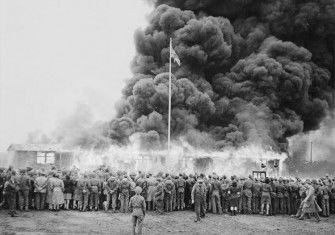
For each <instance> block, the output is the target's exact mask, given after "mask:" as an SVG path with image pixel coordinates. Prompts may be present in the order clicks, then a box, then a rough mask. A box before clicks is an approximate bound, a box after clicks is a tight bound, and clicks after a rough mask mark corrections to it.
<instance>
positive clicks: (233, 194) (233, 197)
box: [228, 180, 241, 216]
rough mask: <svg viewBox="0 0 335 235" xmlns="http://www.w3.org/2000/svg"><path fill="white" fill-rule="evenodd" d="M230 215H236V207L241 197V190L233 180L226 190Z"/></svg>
mask: <svg viewBox="0 0 335 235" xmlns="http://www.w3.org/2000/svg"><path fill="white" fill-rule="evenodd" d="M228 196H229V206H230V213H231V215H232V216H235V215H236V213H237V209H238V208H237V207H238V204H239V198H240V197H241V189H240V188H239V187H238V186H237V182H236V181H235V180H233V182H232V183H231V185H230V186H229V189H228Z"/></svg>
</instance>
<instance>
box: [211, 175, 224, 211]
mask: <svg viewBox="0 0 335 235" xmlns="http://www.w3.org/2000/svg"><path fill="white" fill-rule="evenodd" d="M221 193H222V188H221V183H220V181H219V179H218V176H213V181H212V183H211V190H210V195H211V200H212V208H213V213H214V214H216V213H219V214H220V215H221V214H222V207H221V198H220V195H221Z"/></svg>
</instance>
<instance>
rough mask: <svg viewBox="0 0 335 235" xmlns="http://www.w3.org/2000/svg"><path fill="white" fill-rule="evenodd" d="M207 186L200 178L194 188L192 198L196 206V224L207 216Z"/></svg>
mask: <svg viewBox="0 0 335 235" xmlns="http://www.w3.org/2000/svg"><path fill="white" fill-rule="evenodd" d="M206 191H207V189H206V185H205V184H204V180H203V179H201V178H199V179H198V180H197V182H196V183H195V185H194V186H193V188H192V193H191V198H192V204H194V210H195V214H196V219H195V220H194V222H198V221H200V217H202V218H204V217H205V215H206V208H205V203H206Z"/></svg>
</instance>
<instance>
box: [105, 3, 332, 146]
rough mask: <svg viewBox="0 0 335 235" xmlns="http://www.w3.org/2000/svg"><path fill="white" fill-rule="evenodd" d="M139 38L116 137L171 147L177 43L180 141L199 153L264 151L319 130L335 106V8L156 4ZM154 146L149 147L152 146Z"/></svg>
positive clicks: (114, 127) (176, 129)
mask: <svg viewBox="0 0 335 235" xmlns="http://www.w3.org/2000/svg"><path fill="white" fill-rule="evenodd" d="M151 2H152V3H154V7H155V9H154V10H153V12H152V14H151V15H150V17H149V26H148V27H147V28H145V29H143V30H142V29H139V30H137V31H136V33H135V44H136V50H137V54H136V56H135V58H134V60H133V62H132V67H131V68H132V71H133V74H134V76H133V77H132V78H130V79H129V80H128V81H127V84H126V86H125V88H124V90H123V99H122V101H120V103H119V105H118V114H117V118H115V119H114V120H112V121H111V122H110V124H109V131H108V137H109V138H111V139H112V140H113V141H114V142H116V143H118V144H121V145H125V144H128V143H129V142H130V137H131V136H133V135H134V134H135V135H136V136H138V137H139V138H142V139H143V140H144V141H143V142H146V143H147V142H149V143H153V144H151V146H153V145H154V146H156V147H158V146H159V147H161V148H162V147H165V144H164V143H166V138H167V137H166V136H167V111H168V73H167V71H168V63H169V38H170V37H171V38H172V40H173V46H174V49H175V51H176V52H177V54H178V55H179V57H180V59H181V62H182V65H181V67H178V65H176V64H174V65H173V68H172V71H173V74H174V76H173V78H172V123H171V124H172V137H173V138H174V139H176V140H177V139H179V138H181V137H182V138H183V139H184V140H186V141H187V142H188V143H189V144H190V145H192V146H194V147H198V148H206V149H211V150H221V149H225V148H227V147H241V146H245V145H250V144H254V145H258V146H262V147H263V148H265V149H270V150H274V151H278V152H286V151H287V149H288V141H287V138H288V137H291V136H294V135H296V134H299V133H302V132H308V131H312V130H317V129H318V128H319V126H320V123H321V121H322V120H323V119H324V117H326V115H327V114H328V113H329V110H330V109H331V108H332V107H333V92H334V85H335V78H334V72H335V37H334V36H335V35H334V34H335V14H334V12H335V1H334V0H321V1H320V0H319V1H316V0H310V1H307V0H306V1H304V0H302V1H280V0H261V1H253V0H238V1H233V0H225V1H219V0H210V1H200V0H177V1H169V0H156V1H151ZM149 145H150V144H149Z"/></svg>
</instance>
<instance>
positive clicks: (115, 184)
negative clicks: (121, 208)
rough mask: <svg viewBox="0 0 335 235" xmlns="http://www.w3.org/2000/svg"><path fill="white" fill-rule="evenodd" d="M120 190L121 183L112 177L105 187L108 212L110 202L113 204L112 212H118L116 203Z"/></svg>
mask: <svg viewBox="0 0 335 235" xmlns="http://www.w3.org/2000/svg"><path fill="white" fill-rule="evenodd" d="M118 189H119V181H118V180H117V179H116V178H115V177H114V176H111V177H110V178H109V179H108V180H107V182H106V187H105V190H106V192H105V193H106V196H107V200H106V201H107V202H106V203H107V208H106V210H108V209H109V206H110V201H112V202H111V204H112V205H111V206H112V211H113V212H115V210H116V205H117V204H116V202H117V194H118Z"/></svg>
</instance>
